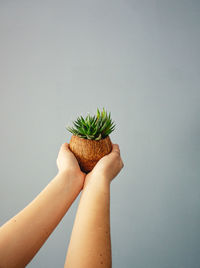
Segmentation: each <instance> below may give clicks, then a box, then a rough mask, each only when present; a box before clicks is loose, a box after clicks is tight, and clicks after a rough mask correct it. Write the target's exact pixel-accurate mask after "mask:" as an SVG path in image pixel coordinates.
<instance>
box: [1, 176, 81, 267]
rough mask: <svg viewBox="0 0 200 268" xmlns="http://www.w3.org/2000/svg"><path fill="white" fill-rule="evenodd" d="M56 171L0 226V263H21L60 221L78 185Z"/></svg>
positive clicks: (25, 260)
mask: <svg viewBox="0 0 200 268" xmlns="http://www.w3.org/2000/svg"><path fill="white" fill-rule="evenodd" d="M73 180H74V178H72V177H71V174H69V173H66V172H62V173H59V174H58V175H57V176H56V177H55V178H54V179H53V180H52V181H51V182H50V183H49V184H48V185H47V186H46V188H45V189H44V190H43V191H42V192H41V193H40V194H39V195H38V196H37V197H36V198H35V199H34V200H33V201H32V202H31V203H30V204H29V205H28V206H27V207H25V208H24V209H23V210H22V211H20V212H19V213H18V214H17V215H16V216H14V217H13V218H12V219H11V220H9V221H8V222H7V223H5V224H4V225H3V226H2V227H1V228H0V267H2V268H3V267H7V268H11V267H18V268H19V267H24V266H25V265H26V264H27V263H28V262H29V261H30V260H31V259H32V258H33V257H34V255H35V254H36V253H37V251H38V250H39V249H40V248H41V246H42V245H43V244H44V242H45V241H46V239H47V238H48V237H49V235H50V234H51V232H52V231H53V230H54V229H55V227H56V226H57V224H58V223H59V222H60V220H61V219H62V217H63V216H64V215H65V213H66V211H67V210H68V208H69V207H70V205H71V204H72V202H73V200H74V199H75V198H76V196H77V195H78V194H79V192H80V187H79V186H78V185H76V184H75V183H72V181H73Z"/></svg>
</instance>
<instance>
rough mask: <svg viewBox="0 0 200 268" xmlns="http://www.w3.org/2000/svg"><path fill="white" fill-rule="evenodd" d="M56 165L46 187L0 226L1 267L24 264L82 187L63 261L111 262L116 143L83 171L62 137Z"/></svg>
mask: <svg viewBox="0 0 200 268" xmlns="http://www.w3.org/2000/svg"><path fill="white" fill-rule="evenodd" d="M57 166H58V174H57V175H56V176H55V177H54V178H53V180H52V181H51V182H50V183H49V184H48V185H47V186H46V188H45V189H44V190H43V191H42V192H41V193H40V194H39V195H38V196H37V197H36V198H35V199H34V200H33V201H32V202H31V203H30V204H29V205H28V206H26V207H25V208H24V209H23V210H22V211H20V212H19V213H18V214H17V215H15V216H14V217H13V218H11V219H10V220H9V221H7V222H6V223H5V224H4V225H3V226H2V227H0V268H14V267H16V268H21V267H25V266H26V265H27V264H28V263H29V262H30V261H31V259H32V258H33V257H34V256H35V254H36V253H37V252H38V250H39V249H40V248H41V247H42V245H43V244H44V243H45V241H46V240H47V238H48V237H49V236H50V234H51V233H52V232H53V230H54V229H55V228H56V226H57V225H58V223H59V222H60V220H61V219H62V218H63V216H64V215H65V213H66V212H67V210H68V209H69V207H70V206H71V204H72V202H73V201H74V200H75V198H76V197H77V196H78V194H79V193H80V191H81V190H82V189H83V193H82V196H81V200H80V204H79V208H78V212H77V216H76V220H75V224H74V228H73V232H72V236H71V241H70V245H69V250H68V253H67V258H66V264H65V267H69V268H73V267H76V268H77V267H78V268H82V267H87V268H93V267H97V268H98V267H111V262H112V261H111V240H110V211H109V210H110V182H111V181H112V179H113V178H114V177H115V176H117V174H118V173H119V172H120V170H121V168H123V162H122V160H121V157H120V151H119V146H118V145H117V144H114V145H113V150H112V152H111V153H110V154H109V155H107V156H105V157H103V158H102V159H101V160H100V161H99V162H98V163H97V165H96V166H95V168H94V169H93V170H92V171H91V172H90V173H89V174H87V176H86V174H85V173H83V172H82V171H81V170H80V167H79V165H78V162H77V160H76V158H75V156H74V155H73V153H72V152H71V151H70V150H69V147H68V144H67V143H64V144H63V145H62V146H61V148H60V151H59V154H58V158H57Z"/></svg>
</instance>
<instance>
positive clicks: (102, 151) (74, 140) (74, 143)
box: [69, 135, 112, 173]
mask: <svg viewBox="0 0 200 268" xmlns="http://www.w3.org/2000/svg"><path fill="white" fill-rule="evenodd" d="M69 148H70V150H71V151H72V152H73V153H74V155H75V156H76V159H77V161H78V163H79V165H80V168H81V170H82V171H83V172H85V173H88V172H90V171H91V170H92V169H93V167H94V166H95V165H96V163H97V162H98V161H99V160H100V159H101V158H102V157H103V156H105V155H107V154H109V153H110V152H111V150H112V143H111V140H110V137H109V136H107V137H106V138H104V139H101V140H99V141H96V140H88V139H83V138H79V137H78V136H75V135H72V137H71V140H70V142H69Z"/></svg>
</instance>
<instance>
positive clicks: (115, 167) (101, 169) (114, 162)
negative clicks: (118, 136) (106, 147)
mask: <svg viewBox="0 0 200 268" xmlns="http://www.w3.org/2000/svg"><path fill="white" fill-rule="evenodd" d="M112 146H113V148H112V151H111V152H110V153H109V154H107V155H105V156H104V157H102V158H101V159H100V160H99V161H98V162H97V164H96V165H95V167H94V168H93V169H92V171H90V172H89V173H88V174H87V176H86V180H87V181H88V180H90V179H89V177H96V176H97V177H99V176H101V177H102V176H103V177H105V178H106V179H107V180H108V181H109V182H111V181H112V180H113V179H114V178H115V177H116V176H117V174H118V173H119V172H120V170H121V169H122V168H123V167H124V163H123V161H122V159H121V156H120V149H119V145H118V144H112Z"/></svg>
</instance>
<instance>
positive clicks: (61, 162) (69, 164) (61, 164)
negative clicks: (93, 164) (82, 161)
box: [56, 142, 86, 185]
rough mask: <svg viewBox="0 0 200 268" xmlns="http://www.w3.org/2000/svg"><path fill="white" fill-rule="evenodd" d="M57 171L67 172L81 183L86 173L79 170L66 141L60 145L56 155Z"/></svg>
mask: <svg viewBox="0 0 200 268" xmlns="http://www.w3.org/2000/svg"><path fill="white" fill-rule="evenodd" d="M56 163H57V167H58V170H59V173H61V172H69V173H70V174H72V177H75V179H76V180H77V179H78V178H80V181H81V183H82V185H83V182H84V179H85V176H86V174H85V173H84V172H82V171H81V170H80V166H79V164H78V161H77V159H76V157H75V156H74V154H73V153H72V152H71V151H70V149H69V145H68V143H67V142H66V143H63V144H62V145H61V147H60V151H59V153H58V157H57V160H56Z"/></svg>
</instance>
